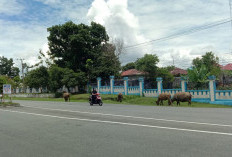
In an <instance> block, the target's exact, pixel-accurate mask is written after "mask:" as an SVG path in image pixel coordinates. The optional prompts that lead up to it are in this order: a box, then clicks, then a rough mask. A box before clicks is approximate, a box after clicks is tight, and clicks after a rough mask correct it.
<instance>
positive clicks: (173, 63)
mask: <svg viewBox="0 0 232 157" xmlns="http://www.w3.org/2000/svg"><path fill="white" fill-rule="evenodd" d="M171 57H172V65H173V66H175V60H174V55H171Z"/></svg>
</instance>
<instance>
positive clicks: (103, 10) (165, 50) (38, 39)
mask: <svg viewBox="0 0 232 157" xmlns="http://www.w3.org/2000/svg"><path fill="white" fill-rule="evenodd" d="M231 3H232V2H231ZM230 18H231V17H230V7H229V0H187V1H186V0H142V1H141V0H0V56H4V57H7V58H13V59H14V62H15V63H16V66H19V65H20V62H19V60H17V59H19V58H23V59H25V60H24V62H26V63H28V64H29V65H32V64H33V63H35V62H36V61H37V56H38V54H39V49H42V51H44V52H46V51H47V50H48V45H47V43H48V41H47V37H48V35H49V34H48V32H47V28H48V27H51V26H53V25H59V24H64V23H65V22H67V21H73V22H74V23H76V24H80V23H84V24H87V25H89V24H90V22H91V21H95V22H97V23H100V24H102V25H104V26H105V28H106V30H107V33H108V35H109V36H110V40H115V39H120V40H122V41H123V42H124V53H123V54H122V55H121V58H120V61H121V62H122V64H126V63H128V62H134V61H135V60H136V59H137V58H140V57H142V56H144V54H146V53H147V54H156V55H157V56H158V57H159V60H160V62H159V64H158V65H159V66H168V65H173V64H174V65H175V66H177V67H180V68H184V69H186V68H188V67H190V66H191V61H192V59H194V58H196V57H200V56H201V55H203V54H205V52H208V51H212V52H214V53H215V55H216V56H218V57H219V58H220V64H222V65H225V64H228V63H232V24H231V23H230V22H227V23H224V24H220V25H218V26H215V27H212V28H208V27H206V28H207V29H204V30H201V31H196V32H193V33H190V34H186V35H181V36H178V37H177V38H172V39H169V40H162V41H157V40H156V39H160V38H164V37H167V36H170V35H175V34H181V33H183V32H189V30H194V29H196V28H199V27H202V26H206V25H208V24H211V23H215V22H218V21H221V20H225V19H230ZM150 41H153V42H150ZM141 43H145V44H141ZM134 45H136V46H134ZM131 46H132V47H131Z"/></svg>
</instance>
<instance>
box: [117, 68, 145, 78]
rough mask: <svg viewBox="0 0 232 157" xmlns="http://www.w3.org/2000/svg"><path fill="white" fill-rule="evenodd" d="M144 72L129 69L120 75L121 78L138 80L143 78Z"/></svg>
mask: <svg viewBox="0 0 232 157" xmlns="http://www.w3.org/2000/svg"><path fill="white" fill-rule="evenodd" d="M145 75H146V72H143V71H139V70H136V69H129V70H127V71H123V72H122V73H121V77H128V78H130V79H138V78H139V77H142V76H145Z"/></svg>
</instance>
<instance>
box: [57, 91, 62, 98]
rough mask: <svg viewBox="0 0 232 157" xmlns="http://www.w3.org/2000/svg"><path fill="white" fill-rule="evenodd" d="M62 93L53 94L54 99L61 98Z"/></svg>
mask: <svg viewBox="0 0 232 157" xmlns="http://www.w3.org/2000/svg"><path fill="white" fill-rule="evenodd" d="M62 96H63V93H59V92H55V98H62Z"/></svg>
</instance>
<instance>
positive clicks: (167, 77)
mask: <svg viewBox="0 0 232 157" xmlns="http://www.w3.org/2000/svg"><path fill="white" fill-rule="evenodd" d="M157 76H159V77H162V78H163V84H166V83H169V82H173V81H174V76H173V75H172V74H171V73H170V71H169V70H168V68H166V67H165V68H159V69H158V73H157Z"/></svg>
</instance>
